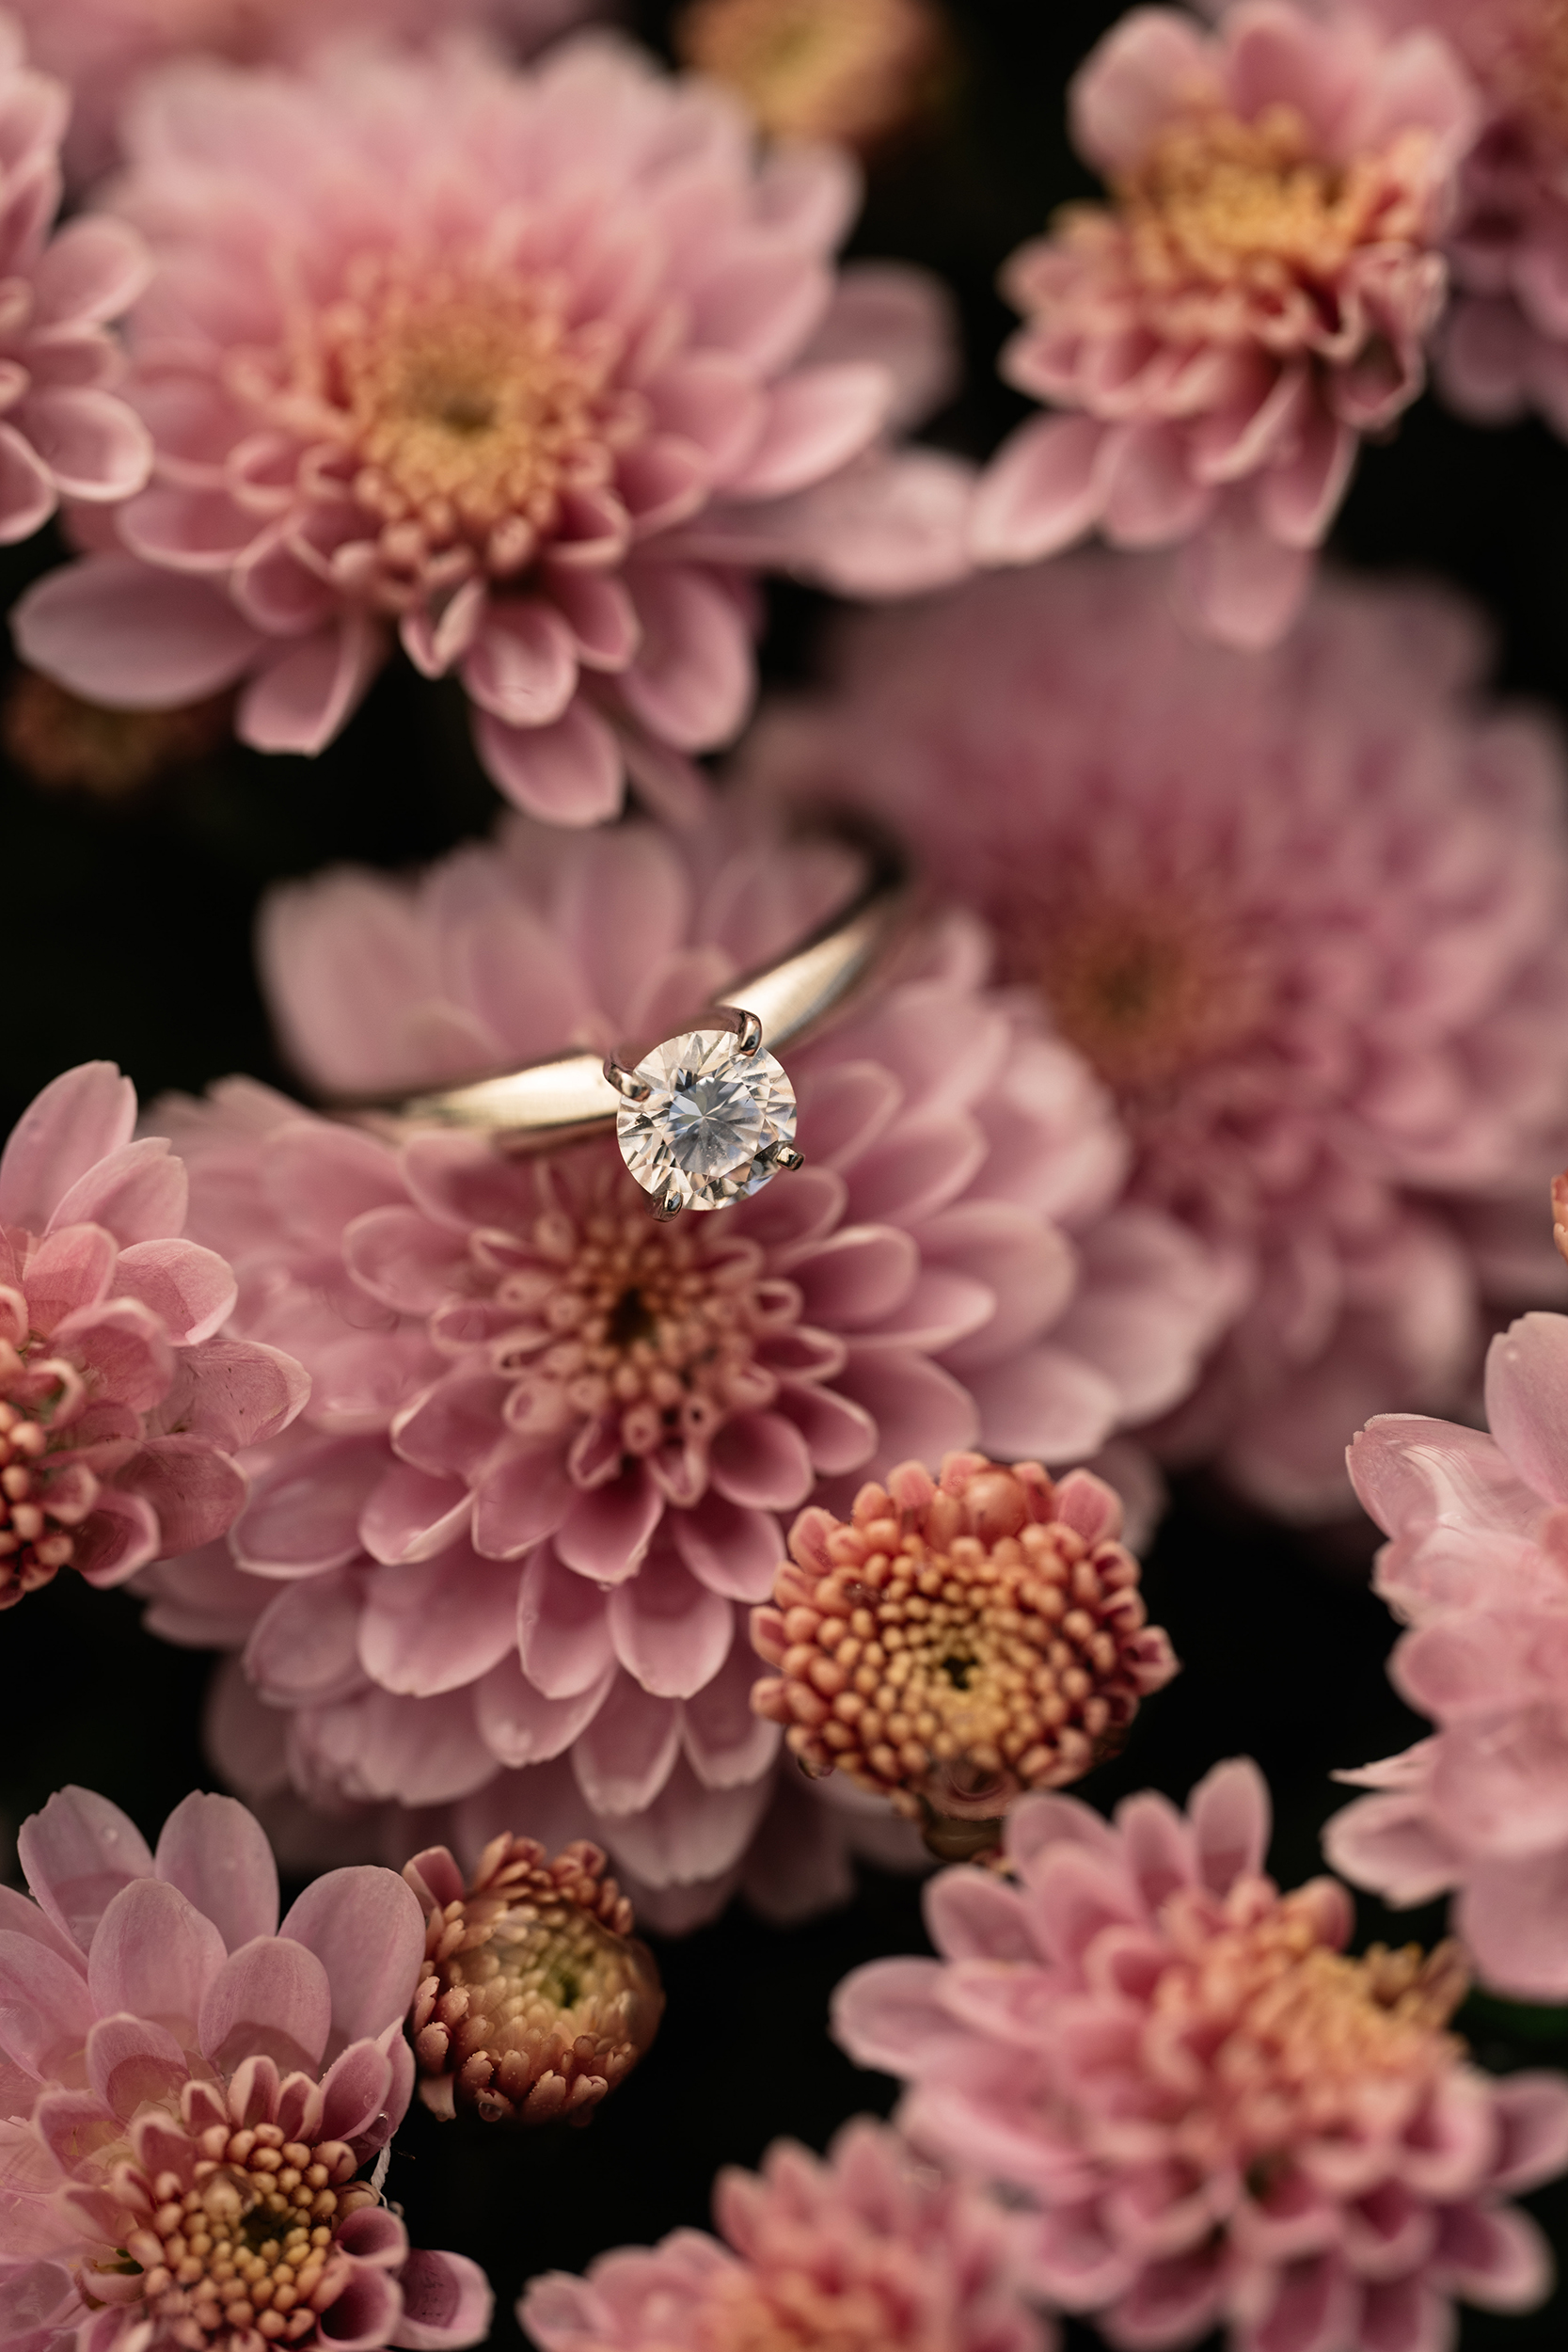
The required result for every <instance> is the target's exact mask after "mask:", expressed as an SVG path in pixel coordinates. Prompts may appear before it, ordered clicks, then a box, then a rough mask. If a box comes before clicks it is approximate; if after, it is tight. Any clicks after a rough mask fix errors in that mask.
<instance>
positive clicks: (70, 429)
mask: <svg viewBox="0 0 1568 2352" xmlns="http://www.w3.org/2000/svg"><path fill="white" fill-rule="evenodd" d="M70 104H71V101H70V97H69V94H68V92H67V91H66V90H64V89H63V88H62V87H61V86H60V84H59V83H58V82H55V81H53V80H51V79H50V78H49V76H48V75H46V74H42V73H36V72H31V71H30V70H29V69H28V67H27V65H26V63H25V57H24V50H23V46H22V41H21V38H20V35H19V33H18V30H17V27H16V24H14V23H13V21H12V20H11V18H10V17H8V16H7V17H5V18H3V19H0V158H3V160H0V223H3V227H0V276H3V277H4V278H5V281H6V289H7V293H6V305H5V313H4V317H3V319H0V456H3V459H4V463H3V465H0V545H4V546H9V545H11V543H12V542H14V541H16V540H19V539H30V538H31V537H32V535H33V533H34V532H35V531H38V530H40V529H41V527H42V526H43V524H45V523H46V522H47V521H48V520H49V517H50V516H51V515H53V514H54V513H55V509H56V507H57V506H58V505H59V503H60V501H61V500H62V499H71V500H80V501H86V502H87V504H89V505H98V504H103V503H104V502H106V501H114V500H117V499H124V498H129V497H130V495H131V494H132V492H133V491H135V490H139V489H140V488H141V487H142V485H143V484H144V483H145V482H146V480H147V476H148V469H149V467H150V463H151V457H152V444H151V440H150V436H149V434H148V432H147V429H146V427H145V426H144V425H143V423H142V422H141V420H140V419H139V418H138V417H137V416H136V415H135V412H134V410H133V409H132V408H130V407H129V406H128V405H126V402H125V401H124V400H123V399H121V398H120V397H119V390H118V387H119V378H120V374H121V370H122V364H123V363H122V359H121V355H120V351H119V345H118V343H117V342H116V341H115V339H114V337H113V336H112V335H111V334H110V333H109V331H108V326H107V322H108V321H109V320H111V319H115V318H118V317H119V315H120V313H121V312H122V311H124V310H128V309H129V308H130V306H131V304H132V302H133V301H134V300H135V297H136V295H137V294H139V293H140V291H141V289H142V287H143V286H144V284H145V283H146V280H147V275H148V258H147V254H146V251H145V248H144V247H143V246H142V242H141V239H140V238H139V237H138V236H137V235H136V234H135V231H134V230H131V229H129V228H127V227H125V226H124V225H123V224H122V223H120V222H119V221H111V220H73V221H69V222H68V223H67V224H66V226H65V227H64V228H63V229H53V227H52V224H53V222H54V219H55V211H56V209H57V207H58V204H59V197H60V140H61V137H62V136H63V135H64V131H65V124H66V118H67V115H68V114H69V112H70Z"/></svg>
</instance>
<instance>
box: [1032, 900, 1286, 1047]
mask: <svg viewBox="0 0 1568 2352" xmlns="http://www.w3.org/2000/svg"><path fill="white" fill-rule="evenodd" d="M1038 972H1039V977H1040V981H1041V984H1042V986H1043V988H1044V992H1045V994H1046V996H1047V998H1048V999H1049V1001H1050V1005H1051V1009H1052V1012H1053V1015H1054V1018H1055V1022H1056V1025H1057V1027H1058V1028H1059V1029H1060V1031H1061V1033H1062V1035H1063V1036H1064V1037H1065V1038H1067V1039H1068V1040H1069V1042H1070V1043H1072V1044H1074V1045H1076V1046H1077V1047H1078V1049H1079V1051H1080V1052H1081V1053H1082V1054H1084V1055H1085V1057H1086V1058H1087V1059H1088V1060H1089V1061H1091V1062H1092V1063H1093V1064H1094V1066H1095V1068H1096V1069H1097V1070H1098V1071H1099V1072H1100V1073H1101V1077H1103V1078H1104V1080H1105V1081H1106V1083H1107V1085H1109V1086H1111V1087H1112V1088H1114V1089H1117V1091H1118V1092H1121V1093H1142V1092H1145V1091H1150V1090H1157V1089H1160V1088H1162V1087H1164V1086H1167V1085H1169V1084H1170V1083H1171V1082H1172V1081H1173V1080H1175V1079H1177V1078H1179V1077H1180V1076H1181V1075H1182V1074H1183V1073H1186V1072H1187V1071H1189V1070H1192V1069H1194V1068H1196V1066H1198V1065H1199V1064H1201V1063H1203V1062H1206V1061H1212V1060H1213V1059H1214V1058H1215V1057H1218V1056H1219V1055H1221V1054H1224V1053H1226V1052H1227V1051H1228V1050H1229V1049H1230V1048H1231V1047H1232V1046H1235V1045H1237V1044H1239V1043H1240V1042H1241V1041H1242V1040H1243V1038H1244V1037H1246V1036H1247V1035H1248V1034H1249V1033H1250V1032H1251V1031H1252V1030H1253V1029H1255V1028H1256V1027H1257V1026H1258V1025H1259V1021H1260V1019H1261V1017H1262V1014H1263V1011H1264V1009H1265V1002H1266V983H1265V980H1264V977H1263V972H1262V969H1261V965H1260V962H1259V958H1258V957H1257V955H1256V954H1255V953H1252V952H1250V951H1249V950H1248V949H1247V948H1246V947H1245V946H1243V943H1242V942H1241V941H1240V940H1238V939H1237V938H1235V937H1234V935H1233V934H1231V933H1230V932H1229V931H1228V930H1227V926H1226V925H1225V923H1224V922H1223V920H1221V919H1218V918H1213V917H1210V916H1207V915H1205V914H1204V913H1203V912H1202V911H1201V910H1198V909H1196V908H1192V907H1185V906H1180V905H1176V904H1161V903H1158V902H1149V903H1145V904H1138V903H1136V902H1132V901H1127V902H1125V903H1123V904H1121V905H1115V904H1109V903H1103V902H1102V903H1101V904H1100V905H1098V906H1093V905H1091V906H1090V907H1088V908H1086V909H1085V912H1084V913H1083V914H1079V915H1078V916H1076V918H1075V917H1073V916H1069V917H1068V918H1067V919H1066V920H1064V921H1062V922H1061V923H1059V924H1053V925H1052V926H1051V927H1049V929H1048V931H1047V936H1046V941H1045V945H1044V946H1043V947H1042V949H1041V951H1040V956H1039V964H1038Z"/></svg>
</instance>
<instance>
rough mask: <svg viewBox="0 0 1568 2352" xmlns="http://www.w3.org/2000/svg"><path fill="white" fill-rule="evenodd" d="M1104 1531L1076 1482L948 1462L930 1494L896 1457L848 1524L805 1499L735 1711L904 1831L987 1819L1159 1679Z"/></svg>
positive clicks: (1095, 1757)
mask: <svg viewBox="0 0 1568 2352" xmlns="http://www.w3.org/2000/svg"><path fill="white" fill-rule="evenodd" d="M1121 1525H1122V1510H1121V1503H1120V1502H1119V1500H1118V1498H1117V1496H1116V1495H1115V1494H1113V1492H1112V1491H1111V1489H1110V1487H1109V1486H1106V1485H1105V1483H1104V1481H1103V1480H1102V1479H1099V1478H1096V1477H1095V1476H1094V1475H1093V1474H1092V1472H1090V1471H1088V1470H1072V1471H1069V1474H1068V1476H1067V1477H1066V1478H1065V1479H1063V1480H1062V1482H1061V1484H1060V1486H1057V1485H1056V1484H1055V1483H1054V1482H1053V1480H1052V1479H1051V1478H1049V1477H1048V1476H1047V1475H1046V1473H1045V1471H1044V1470H1041V1468H1040V1466H1039V1464H1038V1463H1037V1462H1020V1463H1019V1464H1017V1465H1016V1467H1015V1468H1013V1469H1011V1470H1008V1469H1006V1468H1004V1467H1003V1466H1002V1465H1000V1464H999V1463H995V1462H988V1461H987V1460H986V1458H985V1456H984V1455H983V1454H949V1455H948V1456H947V1458H946V1460H945V1461H944V1462H943V1463H942V1476H941V1483H940V1484H939V1483H938V1482H937V1481H936V1480H934V1479H933V1478H932V1477H931V1475H930V1472H929V1471H928V1470H926V1469H925V1467H924V1466H923V1464H921V1463H919V1462H902V1463H900V1464H899V1465H898V1467H897V1469H895V1470H890V1471H889V1473H888V1478H887V1483H886V1485H885V1486H881V1485H879V1484H877V1483H876V1482H875V1481H873V1482H872V1483H870V1484H868V1485H866V1486H863V1487H862V1488H861V1490H860V1493H859V1494H858V1495H857V1496H856V1497H855V1505H854V1510H853V1512H852V1513H851V1515H850V1517H849V1518H848V1520H847V1521H846V1520H842V1519H838V1518H834V1517H833V1515H832V1512H831V1511H824V1510H822V1509H821V1508H820V1507H819V1506H818V1507H814V1508H813V1509H811V1510H807V1511H802V1512H801V1514H800V1518H798V1519H797V1520H796V1522H795V1524H794V1526H793V1527H792V1528H791V1529H790V1532H789V1553H790V1556H789V1558H788V1560H787V1561H785V1563H784V1565H783V1567H781V1569H780V1570H779V1573H778V1575H777V1576H776V1577H775V1579H774V1581H773V1596H772V1605H771V1607H769V1608H766V1609H754V1610H753V1611H752V1643H753V1645H754V1646H755V1648H756V1650H757V1652H758V1654H759V1655H760V1656H761V1657H762V1658H763V1659H764V1660H765V1661H767V1663H768V1665H770V1666H773V1667H775V1668H777V1669H778V1671H777V1673H776V1674H774V1675H772V1676H769V1677H765V1678H764V1679H763V1680H762V1681H759V1682H758V1683H757V1684H756V1686H755V1688H754V1689H753V1690H752V1707H753V1708H755V1709H756V1711H757V1713H758V1714H759V1715H766V1716H767V1717H768V1719H769V1720H770V1721H771V1722H773V1723H776V1724H783V1725H784V1743H785V1745H786V1746H787V1747H788V1748H789V1750H790V1752H791V1753H792V1754H793V1755H794V1756H799V1758H800V1762H801V1763H802V1764H803V1765H804V1766H805V1768H806V1770H807V1771H808V1772H812V1773H813V1774H824V1773H828V1772H833V1771H834V1770H836V1769H838V1768H840V1767H842V1769H843V1770H844V1771H845V1772H847V1773H848V1774H849V1775H850V1777H851V1779H853V1780H856V1781H858V1782H859V1783H860V1785H861V1787H862V1788H870V1789H872V1790H873V1791H875V1793H876V1794H877V1795H879V1796H885V1797H887V1798H888V1799H889V1800H890V1801H891V1803H892V1804H893V1806H894V1809H895V1811H896V1812H899V1813H902V1814H904V1815H905V1816H906V1817H907V1818H908V1819H910V1820H921V1819H923V1818H925V1819H930V1818H932V1817H936V1818H937V1820H939V1821H940V1820H970V1821H983V1822H987V1823H994V1822H995V1821H997V1820H1000V1818H1001V1816H1002V1815H1003V1814H1004V1813H1005V1812H1006V1809H1007V1807H1008V1806H1009V1805H1010V1804H1012V1803H1013V1801H1014V1799H1015V1798H1017V1797H1018V1796H1020V1795H1021V1794H1022V1791H1023V1790H1024V1789H1026V1788H1064V1787H1066V1786H1067V1784H1068V1783H1069V1782H1070V1781H1074V1780H1082V1778H1083V1777H1084V1774H1085V1772H1087V1771H1088V1770H1089V1769H1090V1767H1091V1766H1092V1765H1094V1764H1096V1763H1098V1762H1100V1761H1101V1759H1102V1758H1103V1757H1104V1756H1109V1755H1112V1754H1114V1753H1115V1751H1116V1750H1117V1748H1118V1747H1120V1746H1121V1744H1122V1742H1123V1740H1125V1738H1126V1735H1127V1727H1128V1725H1129V1724H1131V1723H1132V1718H1133V1716H1134V1715H1135V1714H1136V1713H1137V1710H1138V1702H1139V1700H1140V1699H1141V1698H1146V1697H1147V1696H1148V1694H1149V1693H1150V1692H1154V1691H1159V1690H1163V1689H1164V1685H1165V1684H1166V1683H1167V1682H1168V1681H1169V1680H1170V1678H1171V1677H1172V1676H1173V1675H1174V1674H1175V1673H1176V1671H1177V1661H1176V1657H1175V1654H1174V1653H1173V1651H1172V1649H1171V1645H1170V1642H1169V1640H1168V1638H1167V1637H1166V1635H1165V1634H1164V1632H1163V1631H1162V1630H1161V1629H1160V1628H1159V1627H1158V1626H1150V1625H1149V1624H1148V1615H1147V1613H1146V1611H1145V1609H1144V1605H1143V1599H1142V1597H1141V1595H1140V1594H1139V1591H1138V1564H1137V1562H1136V1560H1134V1559H1133V1557H1132V1553H1131V1552H1130V1551H1128V1550H1127V1549H1125V1548H1124V1547H1123V1546H1122V1545H1121V1544H1120V1543H1118V1542H1117V1536H1118V1535H1119V1534H1120V1533H1121ZM945 1858H947V1859H952V1858H953V1857H952V1856H951V1855H949V1856H947V1857H945Z"/></svg>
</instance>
